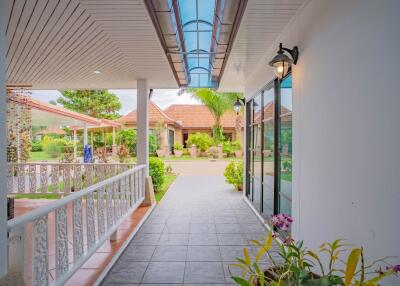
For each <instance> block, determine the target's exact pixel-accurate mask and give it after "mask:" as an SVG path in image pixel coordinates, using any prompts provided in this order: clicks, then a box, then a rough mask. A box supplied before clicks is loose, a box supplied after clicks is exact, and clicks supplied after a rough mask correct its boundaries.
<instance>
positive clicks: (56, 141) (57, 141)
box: [51, 138, 73, 153]
mask: <svg viewBox="0 0 400 286" xmlns="http://www.w3.org/2000/svg"><path fill="white" fill-rule="evenodd" d="M51 143H54V144H56V145H58V146H59V147H60V149H61V153H64V151H65V147H72V146H73V143H72V142H71V141H68V140H65V139H61V138H57V139H53V141H51Z"/></svg>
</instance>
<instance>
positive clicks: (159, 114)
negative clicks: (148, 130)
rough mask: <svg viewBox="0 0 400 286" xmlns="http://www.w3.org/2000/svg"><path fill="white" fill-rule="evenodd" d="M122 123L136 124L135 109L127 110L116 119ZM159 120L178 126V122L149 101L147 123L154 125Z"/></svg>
mask: <svg viewBox="0 0 400 286" xmlns="http://www.w3.org/2000/svg"><path fill="white" fill-rule="evenodd" d="M118 121H119V122H121V123H122V124H133V125H136V122H137V112H136V109H135V110H133V111H131V112H129V113H128V114H127V115H125V116H122V117H121V118H119V119H118ZM159 122H164V123H165V124H171V125H176V126H179V125H180V124H179V122H177V121H176V120H174V119H172V118H171V117H170V116H168V115H167V114H166V113H165V112H164V111H162V110H161V109H160V108H159V107H158V106H157V105H156V104H155V103H154V102H152V101H150V105H149V125H154V124H157V123H159Z"/></svg>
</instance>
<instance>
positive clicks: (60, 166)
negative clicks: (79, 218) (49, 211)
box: [7, 163, 135, 195]
mask: <svg viewBox="0 0 400 286" xmlns="http://www.w3.org/2000/svg"><path fill="white" fill-rule="evenodd" d="M134 166H135V164H133V163H8V165H7V168H8V170H7V192H8V193H9V194H33V195H34V194H44V193H52V194H60V195H62V194H69V193H71V192H74V191H79V190H81V189H83V188H85V187H89V186H91V185H92V184H94V183H97V182H100V181H103V180H105V179H107V178H111V177H112V176H115V175H117V174H120V173H122V172H124V171H126V170H128V169H131V168H133V167H134Z"/></svg>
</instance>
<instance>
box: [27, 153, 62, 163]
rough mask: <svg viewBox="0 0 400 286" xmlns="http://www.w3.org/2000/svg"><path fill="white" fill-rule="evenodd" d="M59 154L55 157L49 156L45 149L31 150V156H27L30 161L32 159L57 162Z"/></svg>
mask: <svg viewBox="0 0 400 286" xmlns="http://www.w3.org/2000/svg"><path fill="white" fill-rule="evenodd" d="M60 158H61V156H59V157H57V158H51V157H50V156H49V155H48V154H47V153H46V152H45V151H40V152H31V157H30V158H29V161H30V162H34V161H53V162H57V161H59V160H60Z"/></svg>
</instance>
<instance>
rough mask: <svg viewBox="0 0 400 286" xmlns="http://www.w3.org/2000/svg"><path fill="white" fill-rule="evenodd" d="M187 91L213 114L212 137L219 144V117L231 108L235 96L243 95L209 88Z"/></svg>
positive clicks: (220, 130) (220, 139)
mask: <svg viewBox="0 0 400 286" xmlns="http://www.w3.org/2000/svg"><path fill="white" fill-rule="evenodd" d="M188 92H190V93H191V94H192V96H193V97H194V98H197V99H198V100H199V101H200V102H201V103H202V104H204V105H205V106H206V107H207V108H208V110H209V111H210V112H211V113H212V115H213V116H214V119H215V121H214V126H213V138H214V140H215V143H216V144H219V143H220V142H221V141H222V140H223V135H222V126H221V117H222V115H224V113H225V112H227V111H228V110H232V109H233V104H234V103H235V101H236V100H237V98H242V97H243V95H242V94H241V93H236V92H217V91H215V90H214V89H211V88H194V89H189V90H188Z"/></svg>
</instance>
